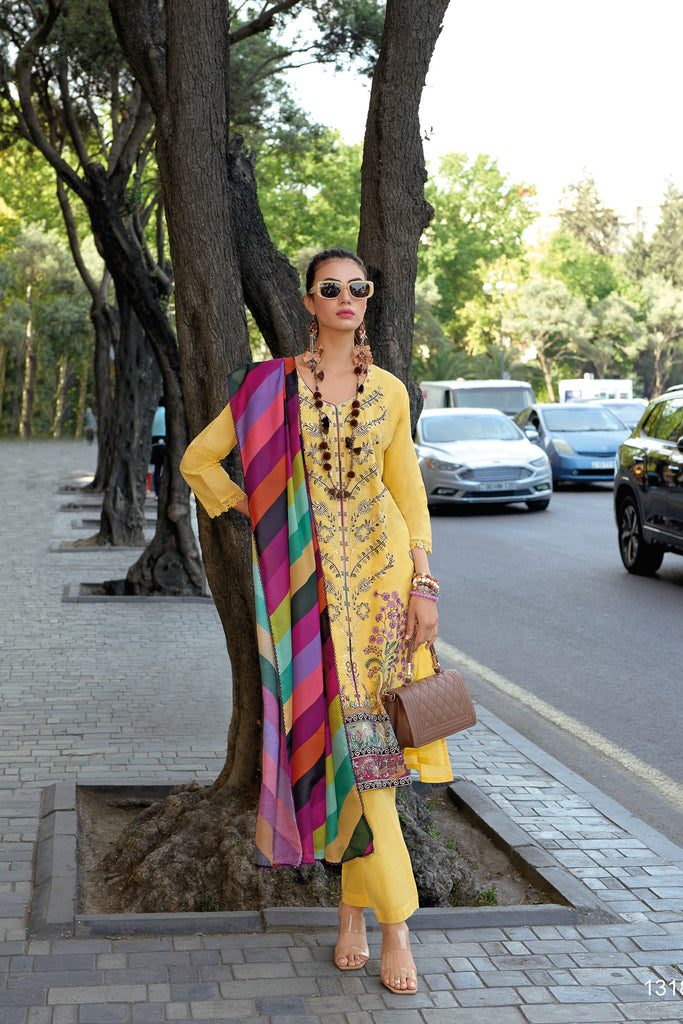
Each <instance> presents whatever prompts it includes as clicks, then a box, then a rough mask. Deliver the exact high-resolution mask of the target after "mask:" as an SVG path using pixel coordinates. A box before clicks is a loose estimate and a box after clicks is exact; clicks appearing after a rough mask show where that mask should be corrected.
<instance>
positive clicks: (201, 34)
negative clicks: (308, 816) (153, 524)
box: [116, 0, 262, 794]
mask: <svg viewBox="0 0 683 1024" xmlns="http://www.w3.org/2000/svg"><path fill="white" fill-rule="evenodd" d="M116 6H117V7H118V9H119V17H121V15H122V13H123V12H122V10H121V8H122V7H125V4H123V3H117V5H116ZM165 16H166V39H167V46H166V82H167V89H166V91H165V92H164V93H163V94H160V93H158V92H157V94H156V96H155V97H154V98H153V99H152V103H153V104H155V103H156V108H155V109H156V113H157V159H158V162H159V171H160V175H161V180H162V183H163V191H164V205H165V208H166V215H167V221H168V229H169V244H170V248H171V256H172V259H173V266H174V272H175V277H176V325H177V330H178V343H179V348H180V359H181V365H182V373H183V384H184V389H185V402H186V408H187V416H188V420H189V425H190V431H191V434H192V436H194V435H195V434H197V433H198V432H199V431H200V430H201V429H202V428H203V427H204V426H206V424H207V423H208V422H209V421H210V420H211V419H213V418H214V417H215V416H216V415H217V414H218V413H219V412H220V410H221V409H222V408H223V407H224V406H225V404H226V401H227V397H228V396H227V392H226V387H225V375H226V373H227V372H228V371H229V370H231V369H234V368H235V367H236V366H239V365H240V364H241V363H245V362H248V361H249V360H250V358H251V353H250V349H249V344H248V336H247V326H246V319H245V315H244V299H243V293H242V285H241V275H240V270H239V263H238V257H237V245H236V234H235V229H234V225H233V223H232V219H231V202H230V196H231V186H230V179H229V175H228V168H229V156H228V135H227V126H228V124H229V106H228V96H229V86H228V65H229V61H228V57H229V49H230V46H229V40H230V33H229V12H228V7H227V5H226V4H225V3H224V2H223V0H206V2H205V3H202V4H200V5H190V4H188V2H187V0H168V2H167V3H166V4H165ZM128 17H129V18H130V12H129V14H128ZM158 77H159V76H155V80H158ZM150 98H151V97H150ZM199 154H201V158H199ZM229 471H230V473H231V475H232V476H233V477H234V478H235V479H237V480H239V479H240V477H241V468H240V463H239V458H238V457H237V456H236V455H235V454H234V453H233V456H232V458H231V460H230V462H229ZM198 522H199V530H200V538H201V544H202V551H203V554H204V566H205V569H206V575H207V579H208V582H209V586H210V588H211V592H212V594H213V598H214V601H215V603H216V608H217V610H218V614H219V616H220V618H221V622H222V624H223V629H224V631H225V637H226V643H227V647H228V652H229V655H230V661H231V664H232V676H233V715H232V720H231V723H230V728H229V737H228V753H227V759H226V764H225V767H224V769H223V772H222V773H221V775H220V776H219V779H218V780H217V783H216V785H217V787H223V784H225V785H226V787H227V788H228V789H230V790H232V791H235V790H238V791H240V792H241V793H242V794H246V793H248V792H252V791H253V788H254V782H255V778H256V776H257V774H258V766H259V756H260V721H261V717H262V704H261V688H260V672H259V662H258V652H257V649H256V641H255V637H256V623H255V617H254V606H253V590H252V582H251V551H250V530H249V526H248V523H247V521H246V520H245V519H244V517H242V516H240V515H239V513H227V514H224V515H222V516H220V517H219V518H218V519H215V520H210V519H209V517H208V516H207V515H206V514H205V513H204V511H203V510H202V509H199V510H198Z"/></svg>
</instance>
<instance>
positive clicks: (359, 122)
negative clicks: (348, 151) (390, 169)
mask: <svg viewBox="0 0 683 1024" xmlns="http://www.w3.org/2000/svg"><path fill="white" fill-rule="evenodd" d="M425 2H429V0H425ZM682 30H683V0H621V2H617V0H573V2H572V3H571V4H570V3H567V2H566V0H525V2H524V3H510V2H509V0H485V2H482V0H451V3H450V5H449V7H448V9H447V11H446V15H445V19H444V26H443V31H442V33H441V36H440V37H439V40H438V42H437V45H436V49H435V52H434V56H433V58H432V63H431V67H430V71H429V75H428V77H427V84H426V88H425V90H424V93H423V97H422V104H421V108H420V117H421V122H422V128H423V131H426V132H427V133H428V134H429V141H427V142H425V144H424V146H425V158H426V159H427V162H428V166H429V165H430V164H431V165H432V168H433V169H434V170H435V169H436V165H437V162H438V158H439V156H440V155H442V154H443V153H448V152H464V153H467V154H468V155H470V156H471V157H474V156H476V155H477V154H478V153H488V154H489V155H490V156H492V157H495V158H496V159H497V161H498V166H499V168H500V169H501V171H502V172H503V173H504V174H507V175H509V176H510V178H511V180H512V181H514V182H519V181H525V182H529V183H532V184H535V185H536V187H537V189H538V202H539V206H540V208H541V211H542V212H543V213H553V212H554V211H555V210H556V209H557V205H558V202H559V199H560V197H561V194H562V189H563V187H566V186H567V185H570V184H573V183H576V182H578V181H579V180H581V179H582V178H583V177H585V176H586V174H588V175H590V176H592V177H593V178H594V179H595V183H596V186H597V188H598V192H599V194H600V197H601V198H602V200H603V201H604V202H605V203H606V204H607V205H608V206H611V207H613V208H615V209H617V210H618V211H619V212H621V213H623V214H625V215H627V216H631V215H632V214H633V213H634V211H635V209H636V208H637V207H642V208H644V214H645V218H646V221H647V222H649V223H650V226H654V223H653V222H655V221H656V219H657V207H658V205H659V203H660V202H661V200H662V197H663V195H664V191H665V188H666V185H667V182H668V181H673V182H674V184H676V185H677V186H678V187H679V188H683V131H682V129H681V113H680V112H681V106H682V102H681V101H682V100H683V76H682V75H681V52H680V49H681V34H682ZM294 84H295V87H296V90H297V92H298V96H299V100H300V102H301V105H302V106H303V107H304V108H305V109H307V110H309V111H310V113H311V115H312V117H313V118H314V119H315V120H318V121H320V122H321V123H323V124H327V125H329V126H330V127H334V128H337V129H339V131H340V132H341V134H342V136H343V138H344V141H345V142H347V143H356V142H360V141H362V138H363V131H364V124H365V115H366V112H367V102H368V96H369V90H368V86H366V85H364V84H363V81H362V80H361V79H360V78H359V77H358V76H354V75H353V74H349V73H344V74H339V73H335V72H333V71H323V70H322V69H320V68H318V67H311V68H302V69H300V70H299V71H297V72H296V73H295V78H294ZM356 111H358V116H355V112H356Z"/></svg>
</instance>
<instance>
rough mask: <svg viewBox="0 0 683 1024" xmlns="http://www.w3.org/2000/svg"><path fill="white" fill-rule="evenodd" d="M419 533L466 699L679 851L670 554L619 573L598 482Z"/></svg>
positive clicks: (677, 594) (437, 519) (676, 580)
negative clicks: (430, 544) (536, 503)
mask: <svg viewBox="0 0 683 1024" xmlns="http://www.w3.org/2000/svg"><path fill="white" fill-rule="evenodd" d="M432 529H433V536H434V555H433V556H432V562H431V564H432V568H433V571H434V573H435V575H437V576H438V577H439V579H440V581H441V584H442V590H441V601H440V603H439V614H440V636H441V637H442V639H443V641H445V643H446V646H447V647H448V648H450V647H453V648H456V649H457V650H458V651H461V652H463V653H464V654H465V655H467V657H468V658H469V659H473V660H474V663H475V664H474V666H473V665H472V663H469V664H468V671H467V672H466V677H467V679H468V683H469V684H470V687H471V689H472V692H473V695H474V697H475V699H477V700H480V701H481V702H482V704H484V705H485V706H486V707H488V708H489V709H490V710H491V711H493V712H494V713H495V714H497V715H498V716H499V717H500V718H502V719H503V720H504V721H506V722H508V723H509V724H510V725H512V726H513V727H514V728H515V729H517V730H518V731H519V732H521V733H522V734H523V735H525V736H527V737H528V738H529V739H531V740H533V741H534V742H535V743H537V744H538V746H539V747H541V748H543V749H544V750H546V751H547V752H548V753H550V754H552V755H553V756H555V757H557V759H558V760H559V761H561V762H562V763H563V764H565V765H567V766H568V767H570V768H572V769H574V770H575V771H577V772H578V773H579V774H581V775H582V776H583V777H584V778H586V779H587V780H588V781H589V782H592V783H593V784H594V785H596V786H598V788H600V789H601V790H602V791H603V792H605V793H607V794H608V795H610V796H612V797H614V798H615V799H616V800H618V801H619V803H621V804H623V805H624V806H625V807H627V808H629V810H631V811H632V812H633V813H634V814H636V815H637V816H638V817H639V818H642V819H643V820H644V821H647V822H648V823H649V824H651V825H653V826H654V827H655V828H657V829H659V831H661V832H662V833H664V834H665V835H666V836H668V838H670V839H671V840H673V841H674V842H676V843H678V844H679V845H681V846H683V755H682V751H681V732H682V730H683V711H682V709H681V699H680V694H681V690H682V689H683V656H682V655H683V652H682V643H681V641H682V637H683V630H682V628H681V619H682V617H683V558H680V557H678V556H675V555H667V556H666V557H665V559H664V563H663V566H662V568H661V570H660V571H659V573H658V574H657V576H655V577H652V578H640V577H635V576H631V575H630V574H629V573H627V572H626V571H625V570H624V569H623V567H622V565H621V560H620V558H619V552H618V548H617V541H616V529H615V525H614V517H613V513H612V493H611V488H609V487H607V486H595V487H593V488H586V489H584V490H579V491H571V490H561V491H558V492H556V493H555V494H554V495H553V498H552V500H551V503H550V507H549V509H548V510H547V511H545V512H534V513H530V512H528V511H527V510H526V508H525V506H510V507H501V508H499V509H495V508H492V507H490V506H489V507H488V508H485V509H467V510H464V511H457V512H453V511H444V510H438V511H437V513H436V514H435V515H434V516H433V517H432ZM443 660H444V661H450V663H455V661H456V660H457V658H456V657H454V656H452V657H450V658H444V659H443ZM515 687H519V688H521V690H522V691H523V692H521V693H520V692H519V691H517V690H516V689H515Z"/></svg>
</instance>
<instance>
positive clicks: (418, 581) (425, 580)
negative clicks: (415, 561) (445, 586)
mask: <svg viewBox="0 0 683 1024" xmlns="http://www.w3.org/2000/svg"><path fill="white" fill-rule="evenodd" d="M411 585H412V586H413V587H420V588H424V589H425V590H429V591H431V592H432V594H438V593H439V589H440V587H439V584H438V582H437V581H436V580H435V579H434V577H433V576H426V575H421V574H420V575H418V574H417V573H416V574H415V575H414V576H413V579H412V584H411Z"/></svg>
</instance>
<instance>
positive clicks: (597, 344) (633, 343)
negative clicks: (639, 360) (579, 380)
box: [575, 292, 645, 379]
mask: <svg viewBox="0 0 683 1024" xmlns="http://www.w3.org/2000/svg"><path fill="white" fill-rule="evenodd" d="M591 314H592V315H593V317H594V318H595V327H594V336H593V338H591V339H590V340H585V339H578V340H577V342H576V346H575V347H576V352H577V354H578V355H579V356H583V357H584V358H585V359H586V361H587V362H589V363H590V364H591V367H590V369H592V371H593V373H594V374H595V376H596V377H598V378H599V379H600V378H605V377H622V376H623V377H628V376H629V374H630V372H631V367H632V364H633V359H634V358H635V356H636V355H637V353H638V351H639V349H640V348H641V347H642V344H643V342H644V334H645V332H644V329H643V325H642V324H641V323H639V321H638V316H639V310H638V309H637V307H636V306H635V305H634V304H633V303H631V302H628V301H627V300H626V299H624V298H622V297H621V296H620V295H617V294H616V293H615V292H613V293H611V294H609V295H607V296H606V297H605V298H604V299H602V300H601V301H600V302H598V303H596V304H595V305H594V306H592V307H591ZM588 369H589V368H588V367H582V368H581V372H582V373H583V372H587V370H588Z"/></svg>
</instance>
